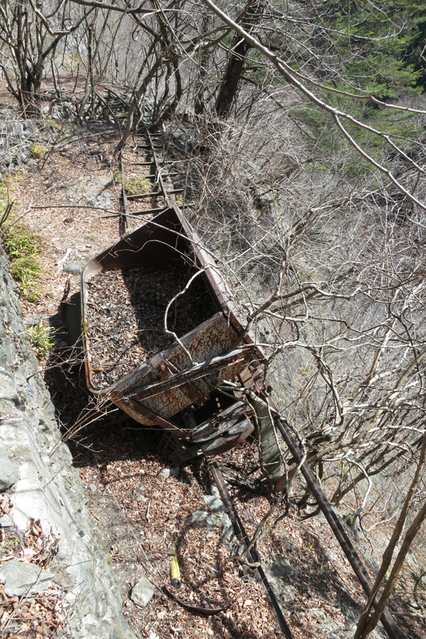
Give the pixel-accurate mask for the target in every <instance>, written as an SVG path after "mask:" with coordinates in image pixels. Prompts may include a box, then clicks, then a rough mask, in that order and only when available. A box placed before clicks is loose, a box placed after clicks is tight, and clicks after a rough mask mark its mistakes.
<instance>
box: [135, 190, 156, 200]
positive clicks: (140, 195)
mask: <svg viewBox="0 0 426 639" xmlns="http://www.w3.org/2000/svg"><path fill="white" fill-rule="evenodd" d="M158 196H161V197H164V196H163V193H162V191H150V192H149V193H136V194H135V195H128V196H127V199H128V200H140V199H141V198H144V197H158Z"/></svg>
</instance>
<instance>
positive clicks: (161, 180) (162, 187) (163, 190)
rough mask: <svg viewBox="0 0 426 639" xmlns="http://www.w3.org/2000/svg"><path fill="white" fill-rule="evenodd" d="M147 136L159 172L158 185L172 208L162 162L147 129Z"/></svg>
mask: <svg viewBox="0 0 426 639" xmlns="http://www.w3.org/2000/svg"><path fill="white" fill-rule="evenodd" d="M146 136H147V138H148V141H149V144H150V145H151V153H152V157H153V160H154V164H155V170H156V172H157V182H158V184H159V186H160V190H161V191H162V193H163V197H164V200H165V202H166V204H167V206H170V205H171V200H170V198H169V197H168V195H167V191H166V187H165V185H164V180H163V178H162V177H161V171H160V161H159V159H158V157H157V153H156V150H155V146H154V142H153V140H152V137H151V134H150V132H149V131H148V129H146Z"/></svg>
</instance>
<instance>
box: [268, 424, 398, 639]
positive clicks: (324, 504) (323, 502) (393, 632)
mask: <svg viewBox="0 0 426 639" xmlns="http://www.w3.org/2000/svg"><path fill="white" fill-rule="evenodd" d="M274 421H275V424H276V426H277V428H278V430H279V431H280V433H281V435H282V436H283V438H284V441H285V443H286V444H287V446H288V449H289V451H290V452H291V454H292V455H293V457H294V459H295V461H296V463H297V464H300V462H301V461H302V459H303V456H302V453H301V451H300V450H299V447H298V446H297V444H296V442H295V441H294V439H293V436H292V434H291V432H290V430H289V428H288V427H287V426H286V425H285V424H283V422H282V421H281V419H279V418H278V417H276V416H275V419H274ZM301 471H302V473H303V476H304V478H305V479H306V482H307V484H308V486H309V488H310V489H311V491H312V494H313V495H314V497H315V499H316V500H317V502H318V505H319V507H320V508H321V510H322V512H323V513H324V516H325V518H326V519H327V521H328V523H329V524H330V526H331V529H332V530H333V532H334V534H335V536H336V539H337V541H338V542H339V544H340V546H341V548H342V550H343V552H344V553H345V555H346V557H347V559H348V561H349V563H350V564H351V566H352V569H353V571H354V572H355V574H356V576H357V577H358V580H359V582H360V584H361V586H362V587H363V589H364V591H365V593H366V594H367V596H370V593H371V589H372V587H373V583H372V581H371V579H370V576H369V574H368V572H367V570H366V569H365V566H364V564H363V563H362V561H361V559H360V557H359V555H358V554H357V552H356V550H355V548H354V547H353V545H352V543H351V540H350V539H349V537H348V536H347V534H346V532H345V530H344V528H343V526H342V524H341V523H340V520H339V518H338V517H337V515H336V513H335V512H334V510H333V508H332V507H331V504H330V502H329V501H328V499H327V497H326V496H325V493H324V491H323V490H322V488H321V487H320V485H319V484H318V482H317V480H316V478H315V476H314V474H313V472H312V470H311V469H310V468H309V466H308V464H307V463H306V462H304V463H303V464H302V465H301ZM377 602H378V600H377V598H376V599H375V604H376V603H377ZM380 619H381V622H382V624H383V626H384V628H385V630H386V632H387V633H388V635H389V637H390V639H401V634H400V632H399V630H398V626H397V625H396V623H395V620H394V619H393V617H392V615H391V614H390V612H389V610H388V608H385V610H384V611H383V614H382V616H381V617H380Z"/></svg>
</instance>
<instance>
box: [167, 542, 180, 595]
mask: <svg viewBox="0 0 426 639" xmlns="http://www.w3.org/2000/svg"><path fill="white" fill-rule="evenodd" d="M170 578H171V583H172V586H173V587H174V588H180V586H181V583H180V568H179V561H178V556H177V550H176V546H173V559H172V565H171V566H170Z"/></svg>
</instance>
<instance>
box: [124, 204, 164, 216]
mask: <svg viewBox="0 0 426 639" xmlns="http://www.w3.org/2000/svg"><path fill="white" fill-rule="evenodd" d="M160 211H164V206H155V207H154V208H152V209H141V210H140V211H132V212H131V213H130V214H129V217H130V218H131V217H136V216H137V215H145V214H146V213H160Z"/></svg>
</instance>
